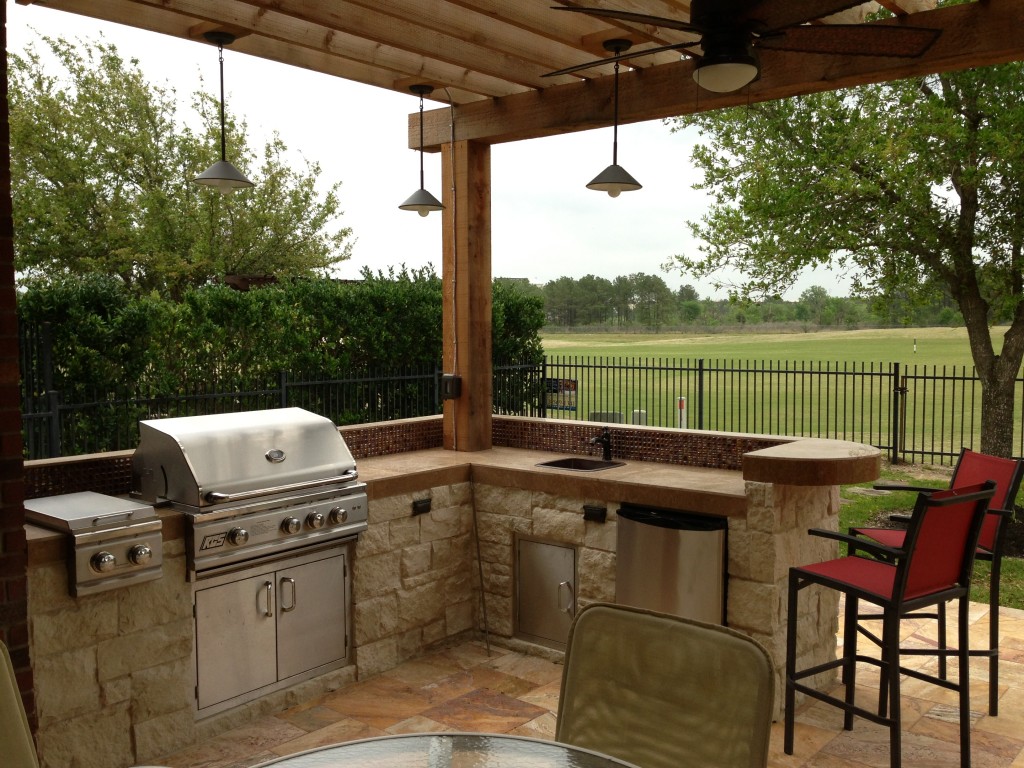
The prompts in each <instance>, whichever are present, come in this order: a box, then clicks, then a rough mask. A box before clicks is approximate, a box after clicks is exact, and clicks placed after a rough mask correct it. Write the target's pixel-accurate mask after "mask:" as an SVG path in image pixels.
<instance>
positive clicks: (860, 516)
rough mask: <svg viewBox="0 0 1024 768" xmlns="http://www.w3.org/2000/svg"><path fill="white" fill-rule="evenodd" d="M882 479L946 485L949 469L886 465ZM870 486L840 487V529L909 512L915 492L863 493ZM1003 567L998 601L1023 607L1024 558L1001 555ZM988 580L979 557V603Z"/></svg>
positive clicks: (975, 591)
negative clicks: (893, 514) (894, 513)
mask: <svg viewBox="0 0 1024 768" xmlns="http://www.w3.org/2000/svg"><path fill="white" fill-rule="evenodd" d="M922 475H923V476H922ZM881 479H883V480H891V481H895V482H904V483H912V484H914V485H927V486H935V487H936V488H947V487H948V486H949V471H948V468H947V470H946V471H943V470H941V469H938V468H936V469H934V470H932V469H930V468H928V469H922V467H920V466H914V467H912V468H909V469H902V468H899V467H885V468H883V470H882V478H881ZM870 488H871V483H863V484H861V485H851V486H844V487H843V489H842V492H841V496H842V500H843V501H842V507H841V508H840V510H839V529H840V530H841V531H846V530H847V529H848V528H851V527H855V526H863V525H870V524H872V522H873V521H876V520H879V519H884V518H885V517H886V516H887V515H888V514H889V513H892V512H909V511H910V510H911V509H912V508H913V506H914V498H915V494H913V493H905V492H901V493H888V494H885V495H867V494H865V493H864V489H870ZM1018 501H1019V499H1018ZM1022 524H1024V523H1020V522H1017V523H1016V525H1022ZM1002 568H1003V570H1002V574H1001V577H1000V579H999V604H1000V605H1004V606H1007V607H1010V608H1024V559H1022V558H1020V557H1006V556H1004V557H1003V563H1002ZM988 581H989V563H987V562H985V561H981V560H978V561H977V562H976V563H975V566H974V579H973V582H972V585H971V599H972V600H974V601H976V602H979V603H987V602H988Z"/></svg>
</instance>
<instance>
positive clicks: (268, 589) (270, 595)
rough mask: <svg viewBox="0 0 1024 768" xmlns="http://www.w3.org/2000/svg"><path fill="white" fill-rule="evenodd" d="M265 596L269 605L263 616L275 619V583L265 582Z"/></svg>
mask: <svg viewBox="0 0 1024 768" xmlns="http://www.w3.org/2000/svg"><path fill="white" fill-rule="evenodd" d="M263 589H264V593H263V594H264V595H266V598H267V605H266V607H265V608H264V609H263V615H264V616H266V617H268V618H271V619H272V618H274V582H272V581H265V582H263Z"/></svg>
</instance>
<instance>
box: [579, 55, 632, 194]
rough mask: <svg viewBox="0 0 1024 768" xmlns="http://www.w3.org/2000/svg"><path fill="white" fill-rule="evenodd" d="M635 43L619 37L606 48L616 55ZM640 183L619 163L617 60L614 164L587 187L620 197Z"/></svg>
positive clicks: (613, 137)
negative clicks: (620, 194) (622, 193)
mask: <svg viewBox="0 0 1024 768" xmlns="http://www.w3.org/2000/svg"><path fill="white" fill-rule="evenodd" d="M632 46H633V44H632V43H631V42H630V41H629V40H622V39H619V38H616V39H613V40H605V41H604V49H605V50H606V51H608V52H610V53H613V54H615V55H616V56H618V55H620V54H621V53H623V52H624V51H628V50H629V49H630V48H631V47H632ZM640 188H641V185H640V183H639V182H638V181H637V180H636V179H634V178H633V177H632V176H630V175H629V173H627V171H626V169H625V168H623V167H622V166H621V165H619V62H617V61H616V62H615V116H614V121H613V123H612V164H611V165H609V166H608V167H607V168H605V169H604V170H603V171H601V172H600V173H599V174H597V176H596V177H595V178H594V180H593V181H592V182H590V183H589V184H587V189H595V190H597V191H598V192H607V193H608V196H609V197H618V196H619V193H621V192H632V191H633V190H635V189H640Z"/></svg>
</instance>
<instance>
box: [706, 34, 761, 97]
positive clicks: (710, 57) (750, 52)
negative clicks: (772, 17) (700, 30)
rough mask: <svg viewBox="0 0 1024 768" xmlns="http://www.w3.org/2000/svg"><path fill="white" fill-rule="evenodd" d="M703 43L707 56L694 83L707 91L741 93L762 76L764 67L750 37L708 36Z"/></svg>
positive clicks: (740, 35) (742, 35)
mask: <svg viewBox="0 0 1024 768" xmlns="http://www.w3.org/2000/svg"><path fill="white" fill-rule="evenodd" d="M700 43H701V46H702V47H703V48H704V55H703V56H702V57H701V59H700V61H699V62H697V66H696V68H695V69H694V70H693V79H694V82H696V83H697V85H699V86H700V87H701V88H703V89H704V90H706V91H714V92H715V93H730V92H732V91H738V90H739V89H740V88H743V87H744V86H746V85H748V84H749V83H752V82H753V81H754V80H756V79H757V76H758V75H759V74H761V64H760V62H759V61H758V58H757V53H756V52H755V51H754V49H753V47H752V46H751V45H750V40H749V37H748V36H747V35H745V34H743V33H740V32H735V31H731V30H730V31H726V32H721V33H718V34H715V35H712V34H706V35H704V37H703V38H702V39H701V41H700Z"/></svg>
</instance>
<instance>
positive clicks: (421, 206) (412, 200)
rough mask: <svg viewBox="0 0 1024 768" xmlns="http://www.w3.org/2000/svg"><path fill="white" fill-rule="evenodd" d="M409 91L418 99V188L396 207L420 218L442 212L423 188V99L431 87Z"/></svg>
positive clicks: (440, 207) (421, 86)
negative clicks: (416, 214)
mask: <svg viewBox="0 0 1024 768" xmlns="http://www.w3.org/2000/svg"><path fill="white" fill-rule="evenodd" d="M409 90H410V91H412V92H413V93H416V94H419V97H420V188H419V189H417V190H416V191H415V192H413V193H412V194H411V195H410V196H409V199H408V200H406V201H405V202H404V203H402V204H401V205H400V206H398V207H399V208H400V209H401V210H403V211H416V213H418V214H419V215H420V216H426V215H427V214H429V213H430V212H431V211H440V210H444V206H443V205H441V201H440V200H438V199H437V198H436V197H434V196H433V195H432V194H430V193H429V192H427V190H426V188H425V187H424V186H423V97H424V96H426V95H428V94H430V93H433V91H434V87H433V86H431V85H422V84H421V85H412V86H409Z"/></svg>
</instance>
